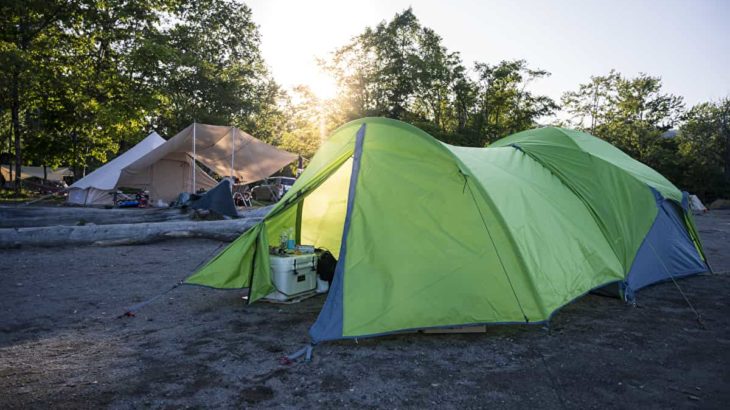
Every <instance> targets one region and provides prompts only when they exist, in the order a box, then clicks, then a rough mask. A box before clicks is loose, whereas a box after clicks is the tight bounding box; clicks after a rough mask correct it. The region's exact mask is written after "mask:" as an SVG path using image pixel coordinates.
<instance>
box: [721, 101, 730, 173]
mask: <svg viewBox="0 0 730 410" xmlns="http://www.w3.org/2000/svg"><path fill="white" fill-rule="evenodd" d="M720 107H721V110H722V111H721V112H720V136H721V138H723V140H724V141H725V169H724V171H725V172H724V174H725V181H730V101H725V102H723V103H722V105H721V106H720Z"/></svg>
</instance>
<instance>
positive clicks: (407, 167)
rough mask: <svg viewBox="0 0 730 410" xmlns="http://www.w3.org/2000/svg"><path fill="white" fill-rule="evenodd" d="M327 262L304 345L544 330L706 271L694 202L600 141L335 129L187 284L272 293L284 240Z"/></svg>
mask: <svg viewBox="0 0 730 410" xmlns="http://www.w3.org/2000/svg"><path fill="white" fill-rule="evenodd" d="M288 228H294V229H295V234H296V237H297V240H298V242H299V243H302V244H313V245H315V246H317V247H324V248H327V249H329V250H330V251H332V253H333V254H334V255H335V256H336V257H337V258H338V263H337V268H336V271H335V276H334V280H333V283H332V286H331V288H330V291H329V293H328V295H327V299H326V301H325V304H324V306H323V308H322V311H321V312H320V314H319V317H318V318H317V320H316V322H315V323H314V325H313V326H312V327H311V329H310V336H311V338H312V340H313V342H320V341H325V340H333V339H343V338H357V337H366V336H376V335H382V334H387V333H391V332H398V331H403V330H412V329H422V328H433V327H450V326H464V325H476V324H493V323H539V322H543V321H546V320H548V319H549V318H550V316H551V315H552V314H553V313H554V312H555V311H556V310H557V309H559V308H560V307H562V306H564V305H565V304H567V303H569V302H570V301H572V300H574V299H575V298H577V297H579V296H581V295H583V294H585V293H586V292H588V291H590V290H592V289H596V288H599V287H603V286H606V285H609V284H618V285H619V286H618V287H620V289H621V290H622V293H623V295H624V296H625V297H626V298H633V295H634V292H635V291H636V290H638V289H640V288H641V287H643V286H646V285H648V284H651V283H655V282H657V281H661V280H666V279H668V278H675V277H681V276H685V275H690V274H693V273H698V272H704V271H706V270H707V266H706V264H705V262H704V256H703V252H702V248H701V245H700V242H699V238H698V236H697V231H696V229H695V228H694V224H693V220H692V215H691V213H690V212H688V204H687V196H686V195H684V194H683V193H682V192H680V191H679V190H678V189H677V188H676V187H674V186H673V185H672V184H671V183H670V182H669V181H667V180H666V179H665V178H664V177H662V176H661V175H660V174H658V173H657V172H655V171H654V170H652V169H651V168H649V167H647V166H645V165H643V164H641V163H639V162H637V161H635V160H633V159H631V158H630V157H629V156H627V155H626V154H624V153H623V152H621V151H620V150H618V149H616V148H615V147H613V146H612V145H610V144H608V143H606V142H605V141H602V140H599V139H598V138H595V137H593V136H590V135H588V134H584V133H581V132H577V131H572V130H567V129H561V128H544V129H536V130H530V131H525V132H522V133H519V134H515V135H513V136H510V137H507V138H505V139H502V140H500V141H497V142H496V143H495V144H493V145H492V146H490V147H488V148H465V147H455V146H450V145H447V144H443V143H441V142H439V141H437V140H436V139H434V138H433V137H431V136H429V135H428V134H426V133H425V132H423V131H421V130H419V129H417V128H415V127H412V126H410V125H407V124H404V123H401V122H398V121H394V120H387V119H381V118H366V119H362V120H358V121H354V122H351V123H349V124H346V125H344V126H342V127H341V128H339V129H338V130H336V131H335V132H334V135H332V136H331V137H330V139H328V140H327V141H326V142H325V143H324V144H323V146H322V147H321V148H320V149H319V151H318V153H317V154H316V155H315V156H314V158H312V160H311V162H310V164H309V166H308V167H307V169H306V170H305V171H304V173H303V174H302V175H301V177H300V178H299V179H298V180H297V182H296V183H295V184H294V186H293V187H292V188H291V190H289V191H288V192H287V194H286V195H285V196H284V197H283V198H282V200H281V201H279V202H278V203H277V205H276V206H275V207H274V208H272V210H271V211H270V213H269V214H268V215H267V216H266V217H265V219H264V220H263V221H262V222H261V223H260V224H258V225H256V226H255V227H253V228H252V229H251V230H249V231H248V232H246V233H244V234H243V235H242V236H241V237H240V238H238V239H237V240H236V241H234V242H233V243H231V244H230V245H229V246H228V247H227V248H226V249H225V250H224V251H222V252H221V253H220V254H219V255H218V256H216V257H215V258H214V259H212V260H211V261H210V262H209V263H208V264H207V265H205V266H204V267H202V268H201V269H200V270H199V271H198V272H197V273H195V274H194V275H193V276H191V277H190V278H188V279H187V280H186V283H188V284H194V285H203V286H210V287H215V288H223V289H236V288H250V291H249V303H250V302H253V301H256V300H258V299H260V298H261V297H263V296H265V295H267V294H268V293H269V292H271V291H272V290H273V285H272V283H271V277H270V264H269V257H268V247H269V246H275V245H276V244H277V241H278V238H279V234H280V232H281V231H282V230H285V229H288Z"/></svg>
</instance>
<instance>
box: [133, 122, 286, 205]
mask: <svg viewBox="0 0 730 410" xmlns="http://www.w3.org/2000/svg"><path fill="white" fill-rule="evenodd" d="M193 158H194V159H195V160H197V161H198V162H200V163H202V164H204V165H205V166H206V167H208V168H210V169H211V170H212V171H213V172H215V173H216V174H218V175H221V176H231V177H236V178H238V179H239V180H240V181H241V182H243V183H250V182H255V181H258V180H260V179H263V178H266V177H269V176H271V174H273V173H275V172H276V171H278V170H280V169H281V168H283V167H284V166H286V165H287V164H289V163H291V162H293V161H294V160H296V158H297V156H296V155H295V154H292V153H290V152H287V151H283V150H280V149H278V148H276V147H274V146H271V145H269V144H267V143H265V142H263V141H260V140H258V139H256V138H254V137H252V136H251V135H249V134H247V133H245V132H243V131H242V130H240V129H238V128H235V127H225V126H218V125H206V124H196V123H194V124H192V125H190V126H188V127H187V128H185V129H184V130H182V131H180V132H179V133H178V134H177V135H175V136H174V137H172V138H170V139H169V140H168V141H167V142H166V143H164V144H162V145H160V146H159V147H157V148H155V149H153V150H152V151H151V152H149V153H147V154H146V155H144V156H142V157H141V158H139V159H138V160H137V161H135V162H134V163H132V164H130V165H129V166H127V167H126V168H124V170H123V171H122V175H121V178H120V180H119V184H120V185H121V186H129V184H132V183H133V184H146V185H147V186H148V187H149V188H148V189H149V191H150V198H151V199H152V200H156V199H163V200H165V201H171V200H173V199H175V198H176V197H177V195H178V194H179V193H180V192H182V191H188V192H192V191H193V190H192V189H190V188H191V187H192V186H193V185H195V186H196V187H197V188H199V186H198V185H199V181H197V180H198V178H199V177H200V176H199V173H196V174H193V175H191V170H192V168H191V167H189V166H188V167H187V168H186V169H176V168H175V166H177V167H178V168H180V165H172V164H181V163H182V164H185V163H187V164H189V163H191V161H193ZM160 168H162V169H160ZM174 170H176V172H173V171H174ZM188 175H190V176H191V180H192V181H191V183H189V184H188V186H186V189H179V187H177V186H173V185H171V182H172V181H173V180H174V179H179V178H180V177H181V176H188ZM196 181H197V182H196ZM214 185H215V184H214ZM206 188H210V187H206ZM196 190H197V189H196Z"/></svg>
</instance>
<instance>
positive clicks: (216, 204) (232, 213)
mask: <svg viewBox="0 0 730 410" xmlns="http://www.w3.org/2000/svg"><path fill="white" fill-rule="evenodd" d="M231 192H232V187H231V180H230V179H227V178H225V179H223V180H222V181H221V182H219V183H218V185H216V186H215V187H214V188H213V189H211V190H210V191H208V192H206V193H204V194H202V195H193V197H196V198H195V199H192V200H191V201H190V207H191V208H193V209H206V210H209V211H212V212H215V213H216V214H218V215H223V216H228V217H231V218H238V211H237V210H236V204H235V203H234V202H233V196H231Z"/></svg>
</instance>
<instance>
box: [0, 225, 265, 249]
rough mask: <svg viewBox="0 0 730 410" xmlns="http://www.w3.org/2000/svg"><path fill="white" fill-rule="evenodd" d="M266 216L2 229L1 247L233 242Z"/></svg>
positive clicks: (0, 231)
mask: <svg viewBox="0 0 730 410" xmlns="http://www.w3.org/2000/svg"><path fill="white" fill-rule="evenodd" d="M262 220H263V217H259V218H244V219H234V220H228V221H209V222H197V221H174V222H156V223H135V224H116V225H83V226H44V227H35V228H9V229H0V249H7V248H17V247H20V246H44V247H45V246H74V245H76V246H78V245H102V246H104V245H132V244H143V243H149V242H156V241H160V240H164V239H174V238H208V239H215V240H219V241H233V240H234V239H236V238H238V237H239V236H240V235H241V234H242V233H243V232H245V231H246V230H248V229H249V228H251V227H252V226H254V225H256V224H257V223H259V222H261V221H262Z"/></svg>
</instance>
